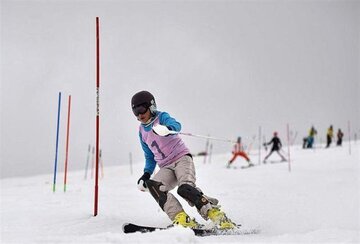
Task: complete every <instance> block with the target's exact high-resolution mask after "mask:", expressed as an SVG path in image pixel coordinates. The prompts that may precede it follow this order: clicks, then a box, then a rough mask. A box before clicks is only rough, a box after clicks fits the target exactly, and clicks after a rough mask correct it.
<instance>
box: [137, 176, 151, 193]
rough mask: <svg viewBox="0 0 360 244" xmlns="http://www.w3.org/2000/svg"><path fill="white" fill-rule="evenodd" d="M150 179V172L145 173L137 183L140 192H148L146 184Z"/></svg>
mask: <svg viewBox="0 0 360 244" xmlns="http://www.w3.org/2000/svg"><path fill="white" fill-rule="evenodd" d="M149 179H150V174H149V173H148V172H145V173H144V174H143V175H142V176H141V177H140V179H139V180H138V182H137V187H138V189H139V190H140V191H146V190H147V187H146V184H145V182H146V181H147V180H149Z"/></svg>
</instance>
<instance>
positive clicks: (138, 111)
mask: <svg viewBox="0 0 360 244" xmlns="http://www.w3.org/2000/svg"><path fill="white" fill-rule="evenodd" d="M147 110H148V107H147V106H146V104H140V105H138V106H135V107H133V108H132V111H133V113H134V114H135V116H139V114H144V113H146V111H147Z"/></svg>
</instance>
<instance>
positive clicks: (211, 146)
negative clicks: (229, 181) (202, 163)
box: [208, 143, 213, 164]
mask: <svg viewBox="0 0 360 244" xmlns="http://www.w3.org/2000/svg"><path fill="white" fill-rule="evenodd" d="M212 149H213V144H212V143H210V150H209V160H208V161H209V164H210V163H211V156H212Z"/></svg>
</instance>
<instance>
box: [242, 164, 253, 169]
mask: <svg viewBox="0 0 360 244" xmlns="http://www.w3.org/2000/svg"><path fill="white" fill-rule="evenodd" d="M254 166H255V164H249V165H244V166H241V168H242V169H248V168H252V167H254Z"/></svg>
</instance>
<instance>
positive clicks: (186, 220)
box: [173, 211, 200, 229]
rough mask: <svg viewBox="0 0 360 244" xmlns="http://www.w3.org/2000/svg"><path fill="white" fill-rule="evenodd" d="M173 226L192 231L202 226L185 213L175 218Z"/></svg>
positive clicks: (182, 212) (180, 213)
mask: <svg viewBox="0 0 360 244" xmlns="http://www.w3.org/2000/svg"><path fill="white" fill-rule="evenodd" d="M173 224H174V225H179V226H183V227H188V228H192V229H194V228H198V227H199V226H200V225H199V223H198V222H196V221H195V219H191V218H190V217H189V215H187V214H186V213H185V212H184V211H181V212H179V213H178V214H177V215H176V216H175V218H174V220H173Z"/></svg>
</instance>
